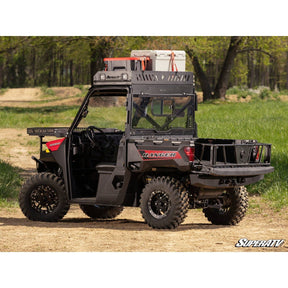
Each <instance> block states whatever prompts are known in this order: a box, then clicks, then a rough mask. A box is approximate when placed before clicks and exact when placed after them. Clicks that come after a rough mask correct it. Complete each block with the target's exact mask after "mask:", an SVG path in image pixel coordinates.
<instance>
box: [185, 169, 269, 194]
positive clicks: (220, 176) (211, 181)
mask: <svg viewBox="0 0 288 288" xmlns="http://www.w3.org/2000/svg"><path fill="white" fill-rule="evenodd" d="M273 171H274V167H272V166H266V167H265V166H262V167H230V168H229V167H210V168H208V169H207V171H206V173H203V174H202V173H201V174H190V182H191V185H192V186H196V187H200V188H204V189H227V188H231V187H235V186H246V185H249V184H253V183H256V182H258V181H260V180H262V179H263V178H264V175H265V174H268V173H271V172H273Z"/></svg>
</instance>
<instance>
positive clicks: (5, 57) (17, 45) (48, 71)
mask: <svg viewBox="0 0 288 288" xmlns="http://www.w3.org/2000/svg"><path fill="white" fill-rule="evenodd" d="M134 49H141V50H142V49H149V50H150V49H155V50H162V49H165V50H166V49H168V50H185V51H186V53H187V54H186V55H187V57H186V70H187V71H193V72H194V73H195V76H196V86H197V91H203V97H204V101H205V100H209V99H213V98H214V99H218V98H222V99H224V98H225V94H226V91H227V89H228V88H230V87H233V86H238V87H242V88H243V87H244V88H256V87H259V86H265V87H269V88H270V90H272V91H283V90H284V91H285V90H288V37H286V36H202V37H200V36H198V37H192V36H189V37H188V36H187V37H184V36H75V37H72V36H67V37H66V36H0V89H5V88H19V87H39V86H46V87H55V86H74V85H89V84H91V81H92V77H93V75H94V74H95V72H96V71H98V70H100V69H102V68H103V65H104V63H103V58H105V57H127V56H129V55H130V51H131V50H134Z"/></svg>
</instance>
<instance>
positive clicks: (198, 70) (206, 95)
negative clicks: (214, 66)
mask: <svg viewBox="0 0 288 288" xmlns="http://www.w3.org/2000/svg"><path fill="white" fill-rule="evenodd" d="M186 52H187V54H188V55H189V57H190V59H191V60H192V64H193V67H194V70H195V76H196V77H197V78H198V79H199V82H200V85H201V89H202V91H203V101H206V100H209V99H212V98H213V95H212V90H211V87H210V84H209V80H208V78H207V76H206V73H205V72H204V71H203V69H202V67H201V65H200V63H199V60H198V57H197V56H196V55H195V54H194V52H193V51H192V50H191V49H188V48H187V47H186Z"/></svg>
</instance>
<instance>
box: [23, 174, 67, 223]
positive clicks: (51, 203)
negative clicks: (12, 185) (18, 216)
mask: <svg viewBox="0 0 288 288" xmlns="http://www.w3.org/2000/svg"><path fill="white" fill-rule="evenodd" d="M19 205H20V208H21V210H22V212H23V213H24V215H25V216H26V217H27V218H28V219H30V220H33V221H45V222H55V221H58V220H60V219H62V218H63V217H64V216H65V215H66V213H67V212H68V210H69V207H70V206H69V203H68V199H67V195H66V192H65V187H64V183H63V180H62V179H61V178H59V177H57V176H56V175H55V174H52V173H39V174H36V175H34V176H32V177H31V178H30V179H28V180H27V181H26V182H25V183H24V185H23V186H22V188H21V191H20V194H19Z"/></svg>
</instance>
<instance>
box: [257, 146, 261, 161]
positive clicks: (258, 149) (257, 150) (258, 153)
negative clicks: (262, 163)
mask: <svg viewBox="0 0 288 288" xmlns="http://www.w3.org/2000/svg"><path fill="white" fill-rule="evenodd" d="M259 150H260V149H259V146H257V147H256V161H259Z"/></svg>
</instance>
